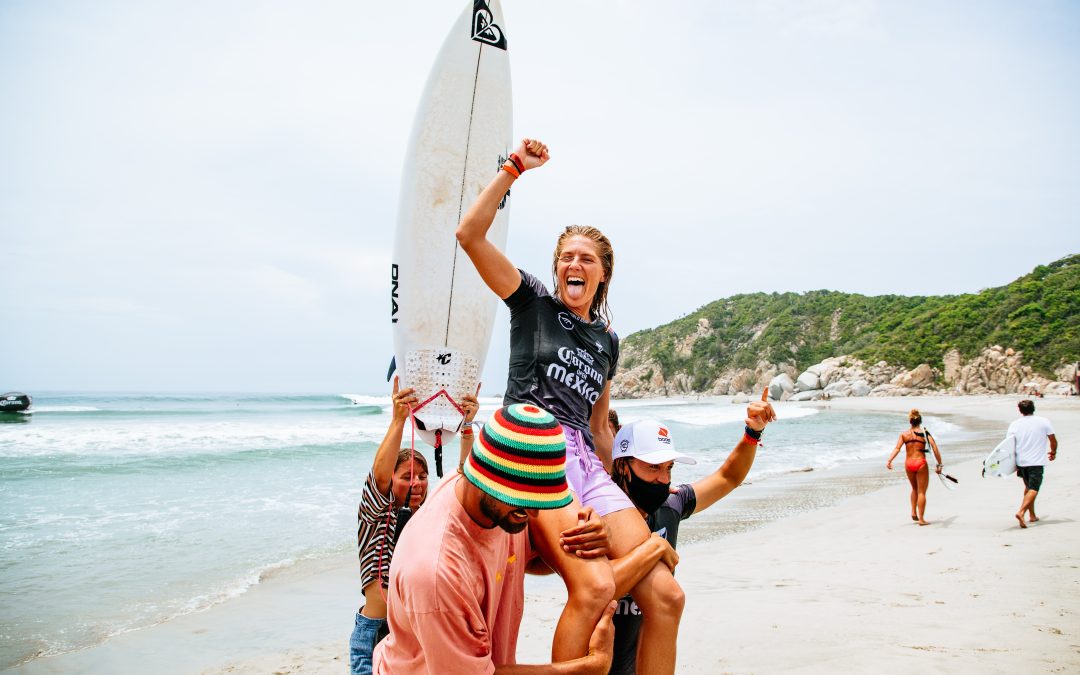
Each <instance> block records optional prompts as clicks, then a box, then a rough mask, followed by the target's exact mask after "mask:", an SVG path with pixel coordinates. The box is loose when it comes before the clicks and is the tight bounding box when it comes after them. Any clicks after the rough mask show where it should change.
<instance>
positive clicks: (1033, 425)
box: [1006, 399, 1058, 527]
mask: <svg viewBox="0 0 1080 675" xmlns="http://www.w3.org/2000/svg"><path fill="white" fill-rule="evenodd" d="M1016 407H1017V408H1019V409H1020V419H1018V420H1016V421H1014V422H1013V423H1012V424H1010V425H1009V431H1008V433H1006V436H1013V437H1015V438H1016V475H1018V476H1020V478H1021V479H1022V480H1023V481H1024V499H1023V501H1021V502H1020V510H1019V511H1017V512H1016V520H1018V521H1019V522H1020V527H1027V523H1025V522H1024V512H1025V511H1026V512H1027V514H1028V522H1031V523H1034V522H1035V521H1037V520H1038V518H1036V517H1035V498H1036V497H1038V496H1039V488H1040V487H1041V486H1042V480H1043V467H1044V466H1045V465H1046V462H1047V460H1049V461H1051V462H1052V461H1054V458H1055V457H1057V446H1058V443H1057V438H1056V437H1055V436H1054V428H1053V427H1052V426H1050V420H1048V419H1046V418H1045V417H1039V416H1038V415H1036V414H1035V403H1034V402H1033V401H1031V400H1029V399H1024V400H1023V401H1020V403H1019V404H1018V405H1017V406H1016ZM1047 444H1049V446H1050V452H1047V451H1046V449H1047Z"/></svg>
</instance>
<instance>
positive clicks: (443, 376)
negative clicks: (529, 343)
mask: <svg viewBox="0 0 1080 675" xmlns="http://www.w3.org/2000/svg"><path fill="white" fill-rule="evenodd" d="M505 26H506V24H505V22H504V20H503V14H502V8H501V6H500V4H499V0H471V1H470V2H469V4H468V6H467V7H466V8H465V10H464V11H463V12H462V13H461V16H460V17H459V18H458V19H457V21H456V22H455V23H454V25H453V27H452V28H451V29H450V33H449V34H448V35H447V37H446V40H445V41H444V42H443V45H442V48H441V50H440V51H439V54H438V56H437V57H436V59H435V64H434V65H433V66H432V68H431V72H430V74H429V75H428V79H427V83H426V85H425V87H424V92H423V95H422V97H421V100H420V104H419V107H418V109H417V112H416V117H415V119H414V122H413V127H412V134H411V136H410V138H409V144H408V149H407V151H406V155H405V165H404V170H403V172H402V178H401V193H400V201H399V205H398V218H397V229H396V233H395V239H394V253H393V259H392V262H391V268H390V288H391V290H390V301H391V312H390V322H391V326H392V331H393V336H394V363H395V364H396V368H397V372H398V374H399V376H400V377H401V386H402V388H405V387H413V388H415V389H416V391H417V396H418V398H419V400H420V404H419V405H418V406H417V409H416V411H415V412H414V418H415V421H416V429H417V432H418V434H419V435H420V437H421V438H422V439H423V440H424V441H426V442H427V443H429V444H431V445H434V446H436V447H438V446H439V445H440V444H445V443H446V442H447V441H448V440H450V439H451V438H453V436H454V434H456V433H457V432H458V431H459V430H460V427H461V423H462V421H463V419H464V416H463V414H462V411H461V409H460V406H459V402H460V401H461V397H462V396H464V395H465V394H467V393H473V392H475V391H476V388H477V384H478V382H479V380H480V374H481V372H482V370H483V366H484V359H485V358H486V356H487V350H488V345H489V343H490V341H491V331H492V324H493V323H494V321H495V311H496V309H497V303H498V298H497V297H496V296H495V294H494V293H492V292H491V290H490V289H488V287H487V285H485V284H484V282H483V280H481V278H480V275H479V274H478V273H477V271H476V268H475V267H474V266H473V264H472V261H470V260H469V258H468V256H467V255H466V254H465V252H464V251H462V250H461V247H460V246H458V243H457V239H456V237H455V235H454V232H455V230H456V229H457V225H458V223H459V222H460V220H461V217H462V215H463V214H464V213H465V211H466V210H467V209H468V208H469V206H470V205H471V204H472V203H473V201H475V200H476V197H477V196H478V195H479V194H480V192H481V191H482V190H483V189H484V187H485V186H486V185H487V184H488V183H489V182H490V181H491V179H492V178H493V177H494V176H495V175H496V173H497V172H498V170H499V167H501V166H502V164H503V162H505V161H506V159H507V157H509V155H510V152H511V150H512V146H511V140H512V136H511V134H512V118H513V109H512V104H511V90H510V59H509V55H508V52H507V40H506V32H505ZM508 216H509V193H508V194H507V196H506V198H504V199H503V201H502V203H501V204H500V206H499V211H498V214H497V215H496V217H495V222H494V224H493V225H492V226H491V229H490V230H489V231H488V240H489V241H491V242H492V243H494V244H495V245H496V246H497V247H499V248H500V249H501V248H504V247H505V244H506V235H507V225H508ZM436 454H438V453H436ZM440 475H441V473H440Z"/></svg>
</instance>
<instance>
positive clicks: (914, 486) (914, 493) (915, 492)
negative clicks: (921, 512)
mask: <svg viewBox="0 0 1080 675" xmlns="http://www.w3.org/2000/svg"><path fill="white" fill-rule="evenodd" d="M904 472H905V473H907V479H908V482H909V483H911V519H912V520H918V519H919V516H917V515H916V511H915V509H916V508H917V506H918V499H919V483H918V481H917V480H916V479H915V474H913V473H912V472H910V471H908V470H907V469H904Z"/></svg>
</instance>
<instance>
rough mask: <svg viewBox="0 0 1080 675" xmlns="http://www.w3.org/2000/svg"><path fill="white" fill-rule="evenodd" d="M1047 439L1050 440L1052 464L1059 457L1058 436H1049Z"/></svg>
mask: <svg viewBox="0 0 1080 675" xmlns="http://www.w3.org/2000/svg"><path fill="white" fill-rule="evenodd" d="M1046 437H1047V438H1049V439H1050V461H1051V462H1052V461H1054V458H1055V457H1057V436H1055V435H1054V434H1047V435H1046Z"/></svg>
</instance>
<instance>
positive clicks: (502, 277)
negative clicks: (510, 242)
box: [457, 138, 549, 300]
mask: <svg viewBox="0 0 1080 675" xmlns="http://www.w3.org/2000/svg"><path fill="white" fill-rule="evenodd" d="M515 153H516V154H517V155H518V157H520V158H521V160H522V162H524V164H525V169H526V170H528V169H535V168H537V167H540V166H543V164H544V163H545V162H547V160H548V157H549V155H548V150H547V146H545V145H544V144H543V143H541V142H540V141H537V140H532V139H528V138H526V139H524V140H522V141H521V144H520V145H519V146H518V147H517V150H515ZM514 180H515V178H514V176H512V175H511V174H510V173H509V172H507V171H501V170H500V171H499V173H498V175H496V176H495V178H493V179H492V180H491V182H490V183H488V186H487V187H486V188H484V190H483V192H481V193H480V196H479V197H477V198H476V201H475V202H473V203H472V206H470V207H469V210H468V211H466V212H465V215H464V216H463V217H462V219H461V223H460V224H459V225H458V229H457V240H458V243H459V244H460V245H461V248H462V250H463V251H465V253H466V254H467V255H468V256H469V259H470V260H472V263H473V265H475V266H476V271H477V272H479V273H480V278H481V279H483V280H484V283H485V284H487V286H488V288H490V289H491V290H492V291H493V292H494V293H495V295H498V296H499V297H500V298H502V299H503V300H505V299H506V298H508V297H510V295H511V294H512V293H513V292H514V291H516V290H517V288H518V286H519V285H521V275H520V274H519V273H518V271H517V268H516V267H514V264H513V263H512V262H510V259H509V258H507V257H506V255H505V254H504V253H503V252H502V251H500V250H499V249H498V248H497V247H496V246H495V244H492V243H491V242H490V241H488V238H487V233H488V230H489V229H491V224H492V223H493V222H494V221H495V214H496V213H497V212H498V210H499V203H500V202H502V199H503V197H505V196H506V193H507V191H508V190H509V189H510V186H511V185H512V184H513V183H514Z"/></svg>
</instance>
